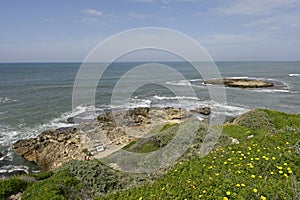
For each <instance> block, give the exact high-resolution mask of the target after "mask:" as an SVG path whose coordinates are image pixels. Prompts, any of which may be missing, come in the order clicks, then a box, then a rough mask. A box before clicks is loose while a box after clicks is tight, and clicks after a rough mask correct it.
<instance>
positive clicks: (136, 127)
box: [13, 107, 211, 171]
mask: <svg viewBox="0 0 300 200" xmlns="http://www.w3.org/2000/svg"><path fill="white" fill-rule="evenodd" d="M210 112H211V110H210V108H208V107H204V108H197V109H195V110H191V111H187V110H185V109H180V108H172V107H168V108H151V109H150V108H146V107H137V108H134V109H131V110H128V111H124V110H123V111H116V112H106V113H103V114H100V115H99V116H98V117H97V118H96V119H94V120H92V121H90V122H84V123H82V124H80V125H78V126H76V127H74V128H60V129H57V130H46V131H44V132H42V133H41V134H39V135H38V136H37V137H35V138H29V139H21V140H19V141H17V142H16V143H15V144H13V148H14V150H15V152H16V153H17V154H18V155H20V156H22V157H24V158H25V159H26V160H28V161H33V162H35V163H36V164H37V165H38V166H39V167H41V169H43V170H44V171H47V170H52V169H55V168H57V167H59V166H61V165H62V164H64V163H66V162H67V161H69V160H83V159H92V158H103V157H106V156H108V155H110V154H111V153H113V152H115V151H118V150H119V149H121V148H122V147H124V146H125V145H127V144H129V143H130V142H131V141H133V140H136V139H137V138H140V137H142V136H144V135H145V134H147V133H149V132H150V130H152V129H154V128H156V127H159V126H162V125H165V124H172V123H180V122H182V121H184V120H186V119H188V118H191V117H193V116H194V115H195V114H203V115H209V114H210Z"/></svg>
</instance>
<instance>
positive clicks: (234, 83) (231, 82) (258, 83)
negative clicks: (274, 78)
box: [204, 78, 274, 88]
mask: <svg viewBox="0 0 300 200" xmlns="http://www.w3.org/2000/svg"><path fill="white" fill-rule="evenodd" d="M204 84H211V85H224V86H226V87H239V88H262V87H273V86H274V83H272V82H269V81H264V80H256V79H247V78H223V79H212V80H207V81H204Z"/></svg>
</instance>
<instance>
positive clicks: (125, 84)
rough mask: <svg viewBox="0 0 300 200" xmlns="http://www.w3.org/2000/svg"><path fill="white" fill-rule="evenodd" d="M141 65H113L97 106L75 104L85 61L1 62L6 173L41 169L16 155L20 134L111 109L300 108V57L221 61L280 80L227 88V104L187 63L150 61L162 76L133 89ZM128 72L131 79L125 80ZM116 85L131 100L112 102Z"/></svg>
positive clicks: (230, 73)
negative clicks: (296, 59) (166, 70)
mask: <svg viewBox="0 0 300 200" xmlns="http://www.w3.org/2000/svg"><path fill="white" fill-rule="evenodd" d="M141 64H145V63H136V62H135V63H131V62H119V63H113V64H111V65H110V66H109V67H108V69H107V70H106V71H105V72H104V74H103V76H102V77H100V81H99V84H98V87H97V90H96V95H95V105H96V110H94V107H91V106H89V105H80V106H78V107H77V108H76V109H72V92H73V85H74V80H75V78H76V74H77V72H78V69H79V67H80V65H81V64H80V63H14V64H12V63H10V64H0V152H1V153H2V154H4V156H3V157H1V158H0V174H1V173H6V172H10V171H14V170H17V169H22V170H25V171H29V172H32V171H35V170H38V168H37V167H36V166H35V165H34V164H33V163H30V162H27V161H25V160H24V159H22V158H21V157H19V156H17V155H15V153H14V151H13V150H12V148H11V145H12V144H13V143H14V142H15V141H17V140H18V139H21V138H29V137H34V136H36V135H38V134H39V133H41V132H42V131H44V130H47V129H55V128H59V127H68V126H72V124H68V123H67V122H66V120H67V118H69V117H72V116H84V117H86V118H93V117H95V116H96V115H97V114H99V113H101V112H103V111H104V110H106V109H109V108H122V109H124V108H127V109H128V108H132V107H137V106H153V107H167V106H173V107H184V108H187V109H191V108H194V107H195V105H197V106H209V107H211V108H213V111H216V112H217V111H218V110H225V111H226V114H227V115H228V116H229V117H231V116H236V115H238V114H240V113H243V112H245V111H247V110H249V109H251V108H257V107H260V108H269V109H276V110H280V111H284V112H289V113H300V62H217V63H216V65H217V67H218V69H219V70H220V72H221V75H222V77H249V78H256V79H263V80H269V81H272V82H274V83H275V87H274V88H263V89H239V88H226V101H227V103H226V104H221V103H218V102H216V101H212V100H211V98H210V95H209V91H208V89H207V87H206V86H205V85H203V80H202V77H201V76H200V75H199V74H198V73H196V71H195V70H194V69H193V68H192V66H191V65H190V64H188V63H183V62H164V63H161V64H164V65H167V66H169V67H171V68H172V69H174V70H176V71H178V73H180V74H182V75H183V77H184V78H178V77H176V76H174V77H173V76H172V75H171V74H168V73H165V74H162V73H161V72H160V71H157V70H151V64H150V65H149V66H148V69H149V70H147V73H148V75H149V73H150V75H151V76H150V77H157V80H156V81H154V82H149V83H147V84H145V85H143V86H138V87H136V89H135V90H134V91H132V88H135V87H134V86H135V84H137V82H139V81H138V80H143V78H144V76H145V74H143V71H138V72H137V73H130V72H131V70H132V69H134V67H136V66H139V65H141ZM124 74H127V75H126V77H127V79H122V78H123V77H124ZM162 77H164V78H162ZM120 80H122V81H121V82H120ZM118 84H119V85H118ZM116 85H118V88H119V90H118V91H119V92H120V91H121V92H122V93H123V94H127V95H128V94H130V95H129V96H130V98H129V99H128V102H125V103H124V102H122V101H121V102H120V103H119V104H118V101H116V102H114V103H113V105H112V101H111V99H112V95H113V94H114V92H115V91H116ZM189 86H192V88H193V89H194V91H195V96H185V95H177V94H184V91H185V90H186V87H189ZM86 87H90V86H86ZM216 87H219V86H216ZM175 89H176V91H177V92H176V93H174V90H175ZM82 98H84V97H82ZM200 117H201V116H199V118H200Z"/></svg>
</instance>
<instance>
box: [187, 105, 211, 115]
mask: <svg viewBox="0 0 300 200" xmlns="http://www.w3.org/2000/svg"><path fill="white" fill-rule="evenodd" d="M191 112H194V113H199V114H202V115H209V114H210V112H211V109H210V107H203V108H196V109H194V110H191Z"/></svg>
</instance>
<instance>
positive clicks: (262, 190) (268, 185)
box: [96, 109, 300, 200]
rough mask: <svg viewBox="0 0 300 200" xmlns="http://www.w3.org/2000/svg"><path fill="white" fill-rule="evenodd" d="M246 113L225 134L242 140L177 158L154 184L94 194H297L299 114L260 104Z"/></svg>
mask: <svg viewBox="0 0 300 200" xmlns="http://www.w3.org/2000/svg"><path fill="white" fill-rule="evenodd" d="M256 112H257V113H256ZM262 112H264V114H262ZM266 114H267V115H266ZM282 116H284V117H282ZM244 117H245V118H244V119H242V120H241V121H240V123H239V124H242V125H243V126H242V125H239V124H226V125H224V137H226V136H225V135H228V136H231V137H235V138H238V139H239V140H240V141H242V142H241V144H239V145H223V146H222V147H218V148H216V149H214V150H213V151H212V152H211V153H210V154H208V155H207V156H206V157H204V158H201V157H197V156H194V157H193V158H191V159H189V160H185V161H183V162H179V163H177V164H176V165H175V166H174V167H173V168H172V169H171V170H169V172H168V173H167V174H166V175H165V176H164V177H163V178H160V179H158V180H156V181H155V182H154V183H152V184H151V185H149V184H147V185H146V184H145V185H144V186H141V187H136V188H133V189H130V190H126V191H119V192H116V193H114V194H108V195H106V196H99V197H97V198H96V199H98V200H100V199H224V200H226V199H246V198H247V199H299V198H300V169H299V166H300V157H299V155H297V149H298V150H299V145H298V144H299V143H300V133H299V125H300V115H292V114H285V113H280V112H277V111H268V110H260V109H258V110H255V111H252V112H251V113H250V116H244ZM259 117H262V120H260V119H259ZM255 118H258V119H255ZM259 121H262V122H263V123H264V125H262V126H260V125H258V122H259ZM283 122H284V123H283ZM257 127H259V129H257ZM273 127H274V128H276V129H273ZM290 127H292V128H290ZM249 135H254V137H253V138H251V139H247V137H248V136H249ZM297 145H298V146H297Z"/></svg>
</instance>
